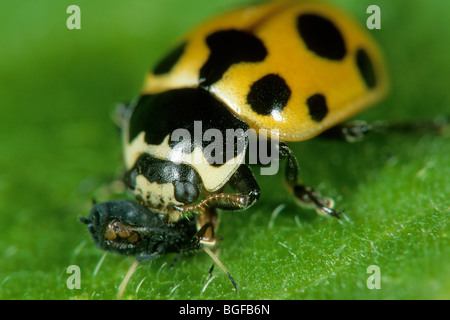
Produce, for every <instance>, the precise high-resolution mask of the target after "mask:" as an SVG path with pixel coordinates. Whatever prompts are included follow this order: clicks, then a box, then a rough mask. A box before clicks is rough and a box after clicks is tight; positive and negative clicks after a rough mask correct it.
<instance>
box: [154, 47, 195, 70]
mask: <svg viewBox="0 0 450 320" xmlns="http://www.w3.org/2000/svg"><path fill="white" fill-rule="evenodd" d="M186 44H187V43H186V42H184V43H182V44H180V45H179V46H178V47H176V48H175V49H173V50H172V51H171V52H170V53H169V54H168V55H167V56H165V57H164V59H162V60H161V61H160V62H159V63H158V64H157V65H156V67H155V68H154V69H153V73H154V74H156V75H161V74H165V73H168V72H169V71H170V70H172V68H173V67H174V66H175V64H176V63H177V62H178V60H179V59H180V57H181V56H182V55H183V53H184V49H185V48H186Z"/></svg>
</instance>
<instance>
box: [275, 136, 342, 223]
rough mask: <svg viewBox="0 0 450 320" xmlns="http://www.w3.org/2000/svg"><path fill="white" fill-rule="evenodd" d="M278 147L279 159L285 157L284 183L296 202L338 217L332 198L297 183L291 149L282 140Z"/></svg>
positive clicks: (295, 161) (294, 159) (296, 167)
mask: <svg viewBox="0 0 450 320" xmlns="http://www.w3.org/2000/svg"><path fill="white" fill-rule="evenodd" d="M279 148H280V149H279V151H280V159H287V163H286V171H285V179H286V183H287V185H288V188H289V190H290V191H291V192H292V193H293V194H294V196H295V199H296V200H297V202H299V204H300V205H301V206H304V207H312V208H314V209H315V210H316V211H317V213H319V214H321V215H330V216H333V217H336V218H339V214H340V212H338V211H336V210H335V209H333V207H334V201H333V199H331V198H327V197H323V196H322V195H321V194H320V193H319V192H317V191H316V190H314V188H312V187H310V186H307V185H304V184H301V183H299V181H298V162H297V158H296V157H295V155H294V153H293V152H292V151H291V149H289V147H288V146H287V145H286V144H285V143H283V142H280V145H279Z"/></svg>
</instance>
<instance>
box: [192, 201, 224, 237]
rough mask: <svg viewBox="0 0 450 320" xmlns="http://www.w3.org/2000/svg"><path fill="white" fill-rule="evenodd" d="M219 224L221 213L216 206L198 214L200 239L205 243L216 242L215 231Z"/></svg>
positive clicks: (197, 235)
mask: <svg viewBox="0 0 450 320" xmlns="http://www.w3.org/2000/svg"><path fill="white" fill-rule="evenodd" d="M218 224H219V215H218V214H217V211H216V210H215V208H207V209H206V210H205V211H204V213H203V214H201V215H199V216H197V230H198V232H197V234H196V235H195V236H196V237H197V238H199V241H200V242H201V243H203V244H205V245H209V246H214V245H215V244H216V236H215V231H216V230H217V226H218Z"/></svg>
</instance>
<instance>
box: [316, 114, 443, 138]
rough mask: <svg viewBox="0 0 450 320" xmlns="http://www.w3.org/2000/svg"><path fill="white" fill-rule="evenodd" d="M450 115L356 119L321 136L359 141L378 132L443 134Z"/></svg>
mask: <svg viewBox="0 0 450 320" xmlns="http://www.w3.org/2000/svg"><path fill="white" fill-rule="evenodd" d="M449 124H450V116H441V117H436V118H434V119H431V120H421V121H409V122H389V121H376V122H374V123H371V124H369V123H367V122H365V121H354V122H348V123H343V124H339V125H337V126H334V127H332V128H330V129H328V130H326V131H324V132H323V133H322V134H321V135H320V136H319V137H322V138H326V139H335V140H343V141H347V142H357V141H361V140H363V139H364V138H365V137H366V136H367V135H368V134H370V133H373V132H376V133H385V134H386V133H391V132H392V133H403V134H405V133H438V134H443V133H444V132H445V130H448V128H449Z"/></svg>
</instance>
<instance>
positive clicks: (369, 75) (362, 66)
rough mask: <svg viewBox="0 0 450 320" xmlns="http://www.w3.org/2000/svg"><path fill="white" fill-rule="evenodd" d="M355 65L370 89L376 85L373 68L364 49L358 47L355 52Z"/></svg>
mask: <svg viewBox="0 0 450 320" xmlns="http://www.w3.org/2000/svg"><path fill="white" fill-rule="evenodd" d="M356 65H357V66H358V70H359V72H360V74H361V76H362V78H363V79H364V82H365V84H366V86H367V87H368V88H370V89H372V88H373V87H375V86H376V84H377V79H376V77H375V70H374V68H373V64H372V60H370V57H369V55H368V54H367V52H366V50H364V49H358V51H357V52H356Z"/></svg>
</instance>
